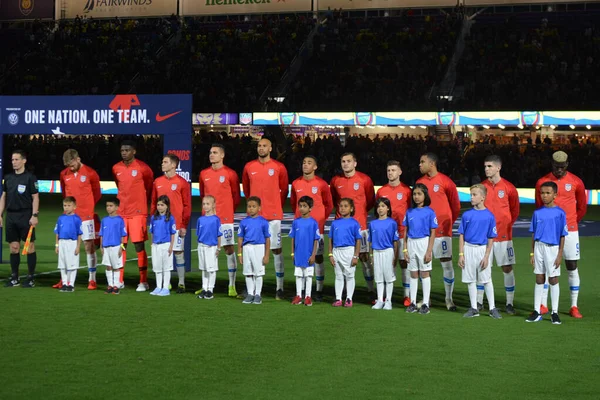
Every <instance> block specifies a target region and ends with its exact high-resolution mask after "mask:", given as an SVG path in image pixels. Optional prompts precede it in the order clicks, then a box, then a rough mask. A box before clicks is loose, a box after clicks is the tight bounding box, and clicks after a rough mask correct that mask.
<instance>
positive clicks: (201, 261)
mask: <svg viewBox="0 0 600 400" xmlns="http://www.w3.org/2000/svg"><path fill="white" fill-rule="evenodd" d="M198 268H199V269H200V271H207V272H215V271H218V270H219V258H218V257H217V246H207V245H205V244H202V243H198Z"/></svg>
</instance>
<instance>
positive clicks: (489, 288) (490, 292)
mask: <svg viewBox="0 0 600 400" xmlns="http://www.w3.org/2000/svg"><path fill="white" fill-rule="evenodd" d="M488 268H489V266H488ZM483 287H484V288H485V297H487V301H488V305H489V307H490V311H492V310H493V309H494V308H496V299H495V298H494V284H493V283H492V281H489V282H488V283H485V284H484V285H483Z"/></svg>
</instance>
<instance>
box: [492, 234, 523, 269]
mask: <svg viewBox="0 0 600 400" xmlns="http://www.w3.org/2000/svg"><path fill="white" fill-rule="evenodd" d="M494 258H495V259H496V265H497V266H498V267H503V266H505V265H515V264H516V262H517V260H516V258H515V247H514V246H513V241H512V240H505V241H503V242H494Z"/></svg>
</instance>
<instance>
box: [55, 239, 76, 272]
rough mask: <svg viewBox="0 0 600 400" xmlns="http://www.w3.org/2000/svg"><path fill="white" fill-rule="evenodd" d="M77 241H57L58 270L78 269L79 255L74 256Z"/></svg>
mask: <svg viewBox="0 0 600 400" xmlns="http://www.w3.org/2000/svg"><path fill="white" fill-rule="evenodd" d="M76 249H77V240H72V239H59V240H58V269H66V270H67V271H72V270H74V269H77V268H79V254H77V255H75V250H76Z"/></svg>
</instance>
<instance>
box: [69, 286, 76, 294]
mask: <svg viewBox="0 0 600 400" xmlns="http://www.w3.org/2000/svg"><path fill="white" fill-rule="evenodd" d="M74 291H75V286H69V290H67V292H69V293H72V292H74Z"/></svg>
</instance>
